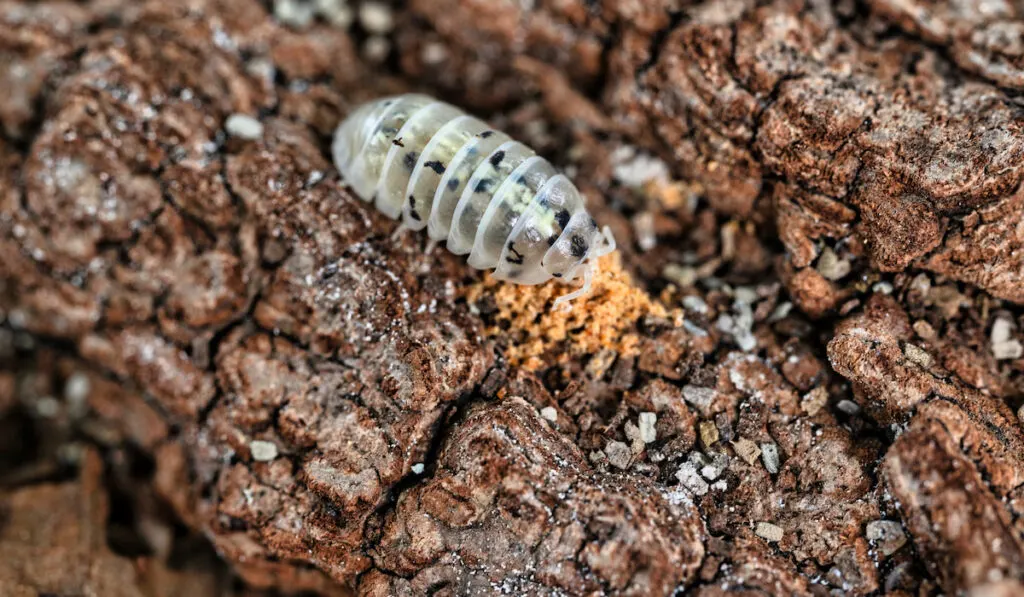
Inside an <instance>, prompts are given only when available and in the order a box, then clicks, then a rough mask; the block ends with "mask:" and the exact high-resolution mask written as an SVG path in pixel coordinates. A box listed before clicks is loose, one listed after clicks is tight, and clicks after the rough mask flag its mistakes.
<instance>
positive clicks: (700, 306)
mask: <svg viewBox="0 0 1024 597" xmlns="http://www.w3.org/2000/svg"><path fill="white" fill-rule="evenodd" d="M682 303H683V308H684V309H686V310H687V311H693V312H694V313H707V312H708V304H707V303H705V302H704V299H702V298H700V297H699V296H695V295H692V294H691V295H687V296H684V297H683V300H682Z"/></svg>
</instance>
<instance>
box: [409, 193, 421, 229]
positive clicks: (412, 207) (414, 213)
mask: <svg viewBox="0 0 1024 597" xmlns="http://www.w3.org/2000/svg"><path fill="white" fill-rule="evenodd" d="M409 217H410V218H412V219H414V220H416V221H417V222H419V221H421V218H420V214H419V212H417V211H416V198H415V197H413V196H412V195H409Z"/></svg>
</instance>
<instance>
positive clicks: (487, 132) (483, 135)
mask: <svg viewBox="0 0 1024 597" xmlns="http://www.w3.org/2000/svg"><path fill="white" fill-rule="evenodd" d="M493 134H494V131H484V132H482V133H480V138H481V139H486V138H487V137H490V136H491V135H493Z"/></svg>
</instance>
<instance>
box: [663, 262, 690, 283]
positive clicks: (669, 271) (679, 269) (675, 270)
mask: <svg viewBox="0 0 1024 597" xmlns="http://www.w3.org/2000/svg"><path fill="white" fill-rule="evenodd" d="M661 275H662V277H664V278H665V279H666V280H668V281H669V282H672V283H673V284H675V285H677V286H679V287H680V288H689V287H690V286H693V285H694V283H695V282H696V281H697V269H696V268H694V267H691V266H689V265H679V264H678V263H670V264H668V265H666V266H665V269H664V270H662V272H661Z"/></svg>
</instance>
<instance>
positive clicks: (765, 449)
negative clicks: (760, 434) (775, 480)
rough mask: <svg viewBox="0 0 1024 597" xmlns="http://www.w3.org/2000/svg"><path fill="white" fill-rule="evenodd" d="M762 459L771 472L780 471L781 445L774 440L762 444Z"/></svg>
mask: <svg viewBox="0 0 1024 597" xmlns="http://www.w3.org/2000/svg"><path fill="white" fill-rule="evenodd" d="M761 461H762V462H764V468H766V469H767V470H768V472H769V473H771V474H773V475H774V474H775V473H777V472H779V447H778V446H776V445H775V444H773V443H772V442H765V443H763V444H761Z"/></svg>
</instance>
